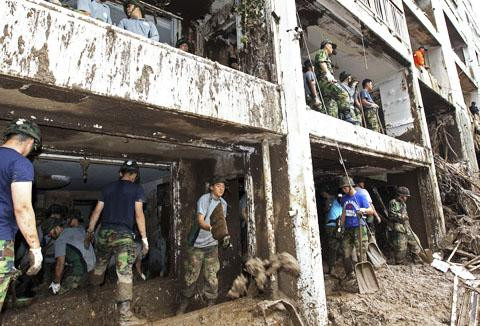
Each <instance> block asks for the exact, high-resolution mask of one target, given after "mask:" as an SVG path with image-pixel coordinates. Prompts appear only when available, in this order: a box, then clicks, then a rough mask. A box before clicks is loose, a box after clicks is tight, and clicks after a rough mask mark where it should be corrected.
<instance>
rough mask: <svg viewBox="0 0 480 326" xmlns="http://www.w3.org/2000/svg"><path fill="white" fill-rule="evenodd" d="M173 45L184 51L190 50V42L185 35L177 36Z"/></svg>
mask: <svg viewBox="0 0 480 326" xmlns="http://www.w3.org/2000/svg"><path fill="white" fill-rule="evenodd" d="M175 47H176V48H177V49H180V50H182V51H185V52H190V43H189V42H188V40H187V39H186V38H185V37H182V38H179V39H178V41H177V43H175Z"/></svg>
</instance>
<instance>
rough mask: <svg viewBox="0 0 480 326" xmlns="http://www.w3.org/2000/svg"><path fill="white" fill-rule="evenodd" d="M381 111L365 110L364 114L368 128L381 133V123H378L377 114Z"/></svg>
mask: <svg viewBox="0 0 480 326" xmlns="http://www.w3.org/2000/svg"><path fill="white" fill-rule="evenodd" d="M378 110H379V109H375V108H364V109H363V112H364V114H365V122H366V124H367V128H368V129H370V130H373V131H376V132H381V129H380V122H379V121H378V116H377V112H378Z"/></svg>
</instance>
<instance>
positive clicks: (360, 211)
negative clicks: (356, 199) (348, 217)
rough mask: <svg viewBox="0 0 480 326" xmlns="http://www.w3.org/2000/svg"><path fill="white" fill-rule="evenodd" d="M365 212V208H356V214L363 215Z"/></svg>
mask: <svg viewBox="0 0 480 326" xmlns="http://www.w3.org/2000/svg"><path fill="white" fill-rule="evenodd" d="M366 214H367V209H366V208H360V209H358V210H357V215H358V216H360V217H363V216H364V215H366Z"/></svg>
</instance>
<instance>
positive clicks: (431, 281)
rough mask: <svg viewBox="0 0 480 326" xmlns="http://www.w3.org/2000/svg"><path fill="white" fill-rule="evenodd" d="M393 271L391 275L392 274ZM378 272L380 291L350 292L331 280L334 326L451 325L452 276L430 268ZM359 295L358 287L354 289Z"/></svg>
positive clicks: (328, 283) (330, 308)
mask: <svg viewBox="0 0 480 326" xmlns="http://www.w3.org/2000/svg"><path fill="white" fill-rule="evenodd" d="M390 271H391V272H390ZM390 271H389V270H388V269H386V268H383V269H381V270H377V271H376V275H377V279H378V281H379V283H380V288H381V289H380V291H378V292H377V293H375V294H363V295H361V294H358V293H351V292H349V291H348V290H349V288H348V287H346V286H345V285H343V286H342V285H340V284H338V282H337V281H336V280H335V279H333V278H331V277H328V278H326V279H325V281H326V286H327V305H328V319H329V322H330V324H331V325H335V326H336V325H369V326H376V325H428V326H433V325H449V324H450V312H451V301H452V289H453V276H452V274H451V273H448V274H447V275H445V274H443V273H442V272H439V271H437V270H435V269H434V268H433V267H431V266H428V265H408V266H402V265H395V266H390ZM350 289H353V290H354V291H357V287H356V285H355V286H354V287H351V288H350Z"/></svg>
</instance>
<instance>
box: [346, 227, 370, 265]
mask: <svg viewBox="0 0 480 326" xmlns="http://www.w3.org/2000/svg"><path fill="white" fill-rule="evenodd" d="M359 230H362V244H361V245H362V251H363V253H362V254H363V255H362V256H361V257H360V245H359V241H358V240H359V239H358V235H359V234H358V231H359ZM342 246H343V262H344V267H345V271H347V272H350V271H353V265H352V251H353V248H354V247H355V249H356V253H357V259H358V260H359V261H367V247H368V235H367V228H366V227H365V226H362V227H361V228H351V229H345V231H344V233H343V239H342Z"/></svg>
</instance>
